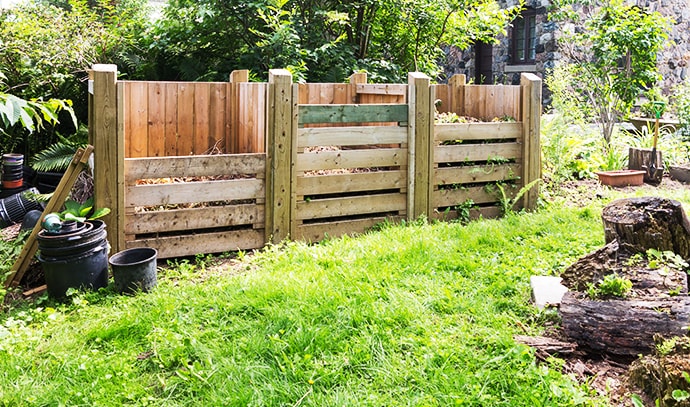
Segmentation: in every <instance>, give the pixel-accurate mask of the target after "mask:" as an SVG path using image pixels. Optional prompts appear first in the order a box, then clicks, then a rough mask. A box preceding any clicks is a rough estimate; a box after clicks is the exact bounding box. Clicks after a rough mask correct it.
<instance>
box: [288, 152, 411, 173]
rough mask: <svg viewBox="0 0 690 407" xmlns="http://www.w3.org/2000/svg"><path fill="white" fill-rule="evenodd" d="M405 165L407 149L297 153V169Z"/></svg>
mask: <svg viewBox="0 0 690 407" xmlns="http://www.w3.org/2000/svg"><path fill="white" fill-rule="evenodd" d="M399 165H407V149H405V148H376V149H368V150H343V151H321V152H317V153H303V154H297V164H296V169H297V171H312V170H333V169H337V168H370V167H393V166H399Z"/></svg>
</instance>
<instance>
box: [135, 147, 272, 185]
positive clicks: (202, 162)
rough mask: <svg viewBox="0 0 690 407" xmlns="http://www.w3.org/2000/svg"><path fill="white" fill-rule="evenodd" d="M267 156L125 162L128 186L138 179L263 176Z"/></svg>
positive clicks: (219, 156)
mask: <svg viewBox="0 0 690 407" xmlns="http://www.w3.org/2000/svg"><path fill="white" fill-rule="evenodd" d="M265 165H266V156H265V155H264V154H232V155H197V156H185V157H164V158H156V157H151V158H134V159H127V160H125V174H126V175H125V177H126V181H127V182H128V183H130V184H131V183H132V182H133V181H136V180H138V179H150V178H172V177H204V176H214V175H240V174H263V173H264V172H265V170H266V167H265Z"/></svg>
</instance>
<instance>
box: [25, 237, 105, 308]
mask: <svg viewBox="0 0 690 407" xmlns="http://www.w3.org/2000/svg"><path fill="white" fill-rule="evenodd" d="M38 260H39V261H40V262H41V267H42V268H43V272H44V274H45V277H46V286H47V288H48V295H50V296H51V297H53V298H57V299H61V298H64V297H65V296H66V294H67V290H69V289H70V288H74V289H88V290H94V291H95V290H98V289H99V288H103V287H106V286H107V285H108V243H107V242H104V243H103V244H102V245H100V246H98V247H96V248H93V249H92V250H90V251H88V252H85V253H81V254H80V255H77V256H71V257H66V258H63V259H50V260H49V259H45V258H43V256H41V255H39V256H38Z"/></svg>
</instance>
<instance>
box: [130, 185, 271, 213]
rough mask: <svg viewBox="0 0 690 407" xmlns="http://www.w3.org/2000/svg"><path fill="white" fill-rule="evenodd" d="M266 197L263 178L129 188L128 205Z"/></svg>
mask: <svg viewBox="0 0 690 407" xmlns="http://www.w3.org/2000/svg"><path fill="white" fill-rule="evenodd" d="M264 194H265V192H264V180H260V179H236V180H227V181H203V182H182V183H172V184H149V185H136V186H127V187H126V188H125V206H128V207H134V206H152V205H169V204H185V203H195V202H213V201H229V200H237V199H256V198H261V199H263V198H265V196H264Z"/></svg>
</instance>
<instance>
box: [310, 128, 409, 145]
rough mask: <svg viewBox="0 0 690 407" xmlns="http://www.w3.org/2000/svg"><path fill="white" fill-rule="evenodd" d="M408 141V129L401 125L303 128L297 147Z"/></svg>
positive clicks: (400, 142)
mask: <svg viewBox="0 0 690 407" xmlns="http://www.w3.org/2000/svg"><path fill="white" fill-rule="evenodd" d="M406 142H407V129H406V128H405V127H399V126H390V127H380V126H377V127H374V126H361V127H324V128H302V129H299V130H298V141H297V147H298V148H305V147H315V146H355V145H367V144H402V143H406Z"/></svg>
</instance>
